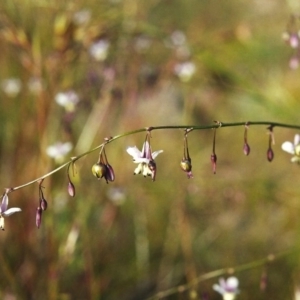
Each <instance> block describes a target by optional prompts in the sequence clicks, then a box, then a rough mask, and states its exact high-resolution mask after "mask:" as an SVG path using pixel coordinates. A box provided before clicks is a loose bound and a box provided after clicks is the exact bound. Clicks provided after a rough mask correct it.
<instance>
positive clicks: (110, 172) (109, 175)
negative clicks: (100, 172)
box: [106, 164, 115, 181]
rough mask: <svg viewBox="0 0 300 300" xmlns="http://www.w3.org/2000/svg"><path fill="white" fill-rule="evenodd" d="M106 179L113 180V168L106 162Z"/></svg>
mask: <svg viewBox="0 0 300 300" xmlns="http://www.w3.org/2000/svg"><path fill="white" fill-rule="evenodd" d="M106 168H107V170H106V179H107V180H108V181H114V180H115V172H114V169H113V168H112V166H111V165H110V164H106Z"/></svg>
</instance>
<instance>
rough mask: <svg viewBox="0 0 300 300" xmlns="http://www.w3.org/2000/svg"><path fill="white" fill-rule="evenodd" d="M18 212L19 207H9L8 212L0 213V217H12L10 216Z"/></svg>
mask: <svg viewBox="0 0 300 300" xmlns="http://www.w3.org/2000/svg"><path fill="white" fill-rule="evenodd" d="M18 211H22V210H21V208H19V207H11V208H9V209H8V210H6V211H4V212H2V215H3V216H4V217H8V216H10V215H12V214H14V213H16V212H18Z"/></svg>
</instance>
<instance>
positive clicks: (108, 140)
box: [2, 121, 300, 197]
mask: <svg viewBox="0 0 300 300" xmlns="http://www.w3.org/2000/svg"><path fill="white" fill-rule="evenodd" d="M245 125H247V126H250V125H252V126H253V125H266V126H269V127H272V128H275V127H282V128H290V129H299V130H300V125H292V124H285V123H277V122H267V121H257V122H256V121H255V122H251V121H247V122H235V123H223V122H220V121H215V124H212V125H201V126H199V125H166V126H153V127H152V126H151V127H145V128H140V129H136V130H132V131H128V132H125V133H123V134H119V135H116V136H114V137H110V138H106V139H105V142H103V143H102V144H100V145H98V146H96V147H95V148H93V149H91V150H89V151H86V152H84V153H82V154H80V155H78V156H75V157H72V158H71V159H70V160H69V161H67V162H65V163H64V164H62V165H61V166H59V167H57V168H56V169H54V170H52V171H51V172H49V173H46V174H45V175H43V176H41V177H39V178H36V179H34V180H31V181H29V182H27V183H24V184H22V185H19V186H16V187H11V188H8V189H6V190H7V193H11V192H14V191H16V190H19V189H21V188H24V187H26V186H29V185H31V184H33V183H36V182H39V181H40V180H43V179H45V178H47V177H49V176H51V175H53V174H54V173H56V172H58V171H60V170H61V169H63V168H65V167H67V166H69V165H70V164H72V163H75V162H76V161H77V160H79V159H80V158H82V157H84V156H86V155H88V154H90V153H92V152H94V151H96V150H98V149H100V148H101V147H103V146H105V145H106V144H109V143H111V142H113V141H115V140H117V139H120V138H122V137H125V136H128V135H132V134H136V133H140V132H150V131H153V130H164V129H187V128H188V129H191V130H205V129H214V128H215V129H216V128H220V127H236V126H245ZM2 197H3V196H2Z"/></svg>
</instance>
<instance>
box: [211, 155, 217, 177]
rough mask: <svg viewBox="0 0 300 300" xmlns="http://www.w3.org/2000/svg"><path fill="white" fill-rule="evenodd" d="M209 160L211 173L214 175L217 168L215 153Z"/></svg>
mask: <svg viewBox="0 0 300 300" xmlns="http://www.w3.org/2000/svg"><path fill="white" fill-rule="evenodd" d="M210 160H211V164H212V169H213V173H214V174H216V168H217V155H216V154H215V153H213V154H212V155H211V156H210Z"/></svg>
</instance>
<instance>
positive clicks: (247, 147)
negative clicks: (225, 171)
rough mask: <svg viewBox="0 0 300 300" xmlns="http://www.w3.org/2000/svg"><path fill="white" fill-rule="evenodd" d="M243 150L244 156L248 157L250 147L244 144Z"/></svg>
mask: <svg viewBox="0 0 300 300" xmlns="http://www.w3.org/2000/svg"><path fill="white" fill-rule="evenodd" d="M243 150H244V154H245V155H249V154H250V146H249V145H248V143H245V144H244V148H243Z"/></svg>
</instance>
